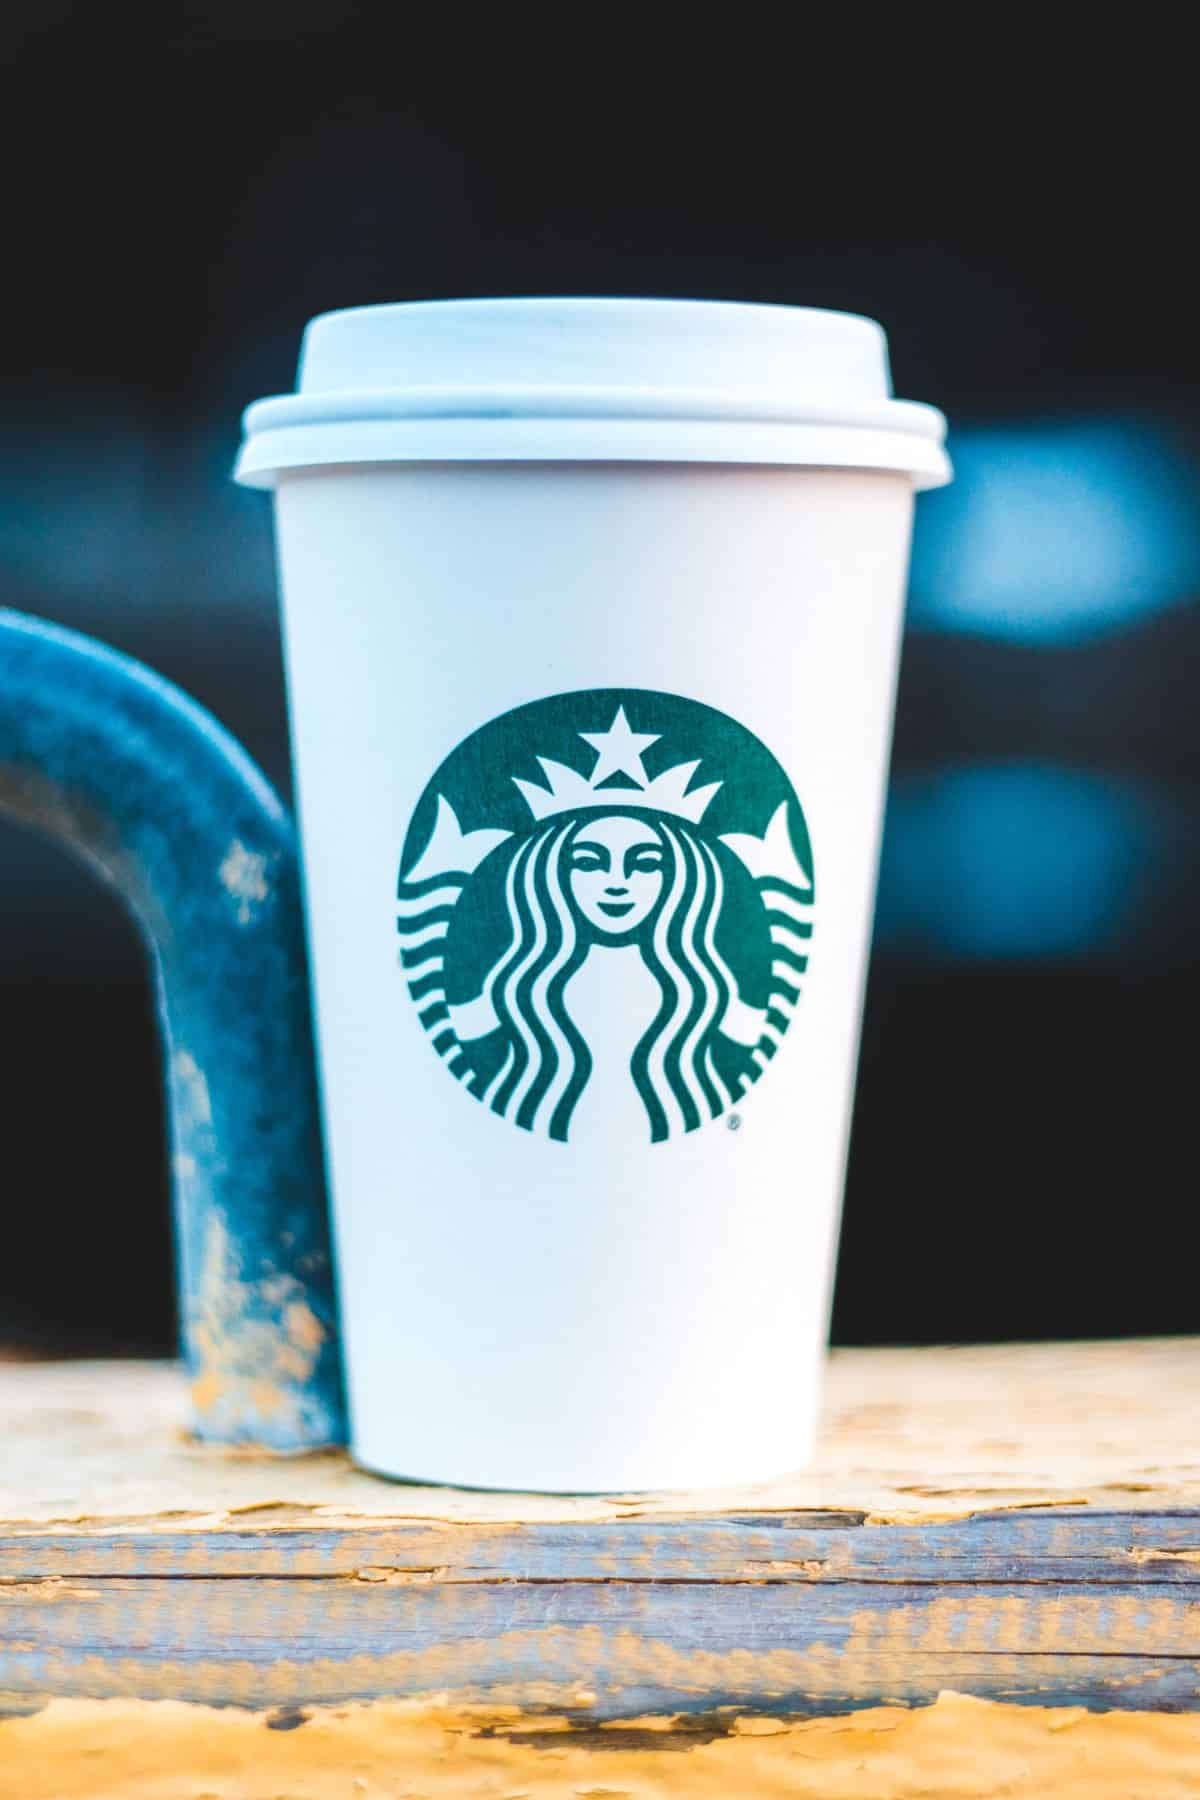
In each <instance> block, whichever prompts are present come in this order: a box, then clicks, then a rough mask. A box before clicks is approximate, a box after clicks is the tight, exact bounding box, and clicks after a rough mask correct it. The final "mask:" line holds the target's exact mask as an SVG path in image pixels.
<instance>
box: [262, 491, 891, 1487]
mask: <svg viewBox="0 0 1200 1800" xmlns="http://www.w3.org/2000/svg"><path fill="white" fill-rule="evenodd" d="M276 503H277V527H278V542H279V552H280V562H281V571H282V584H283V594H284V618H285V640H286V654H287V667H288V680H289V692H290V704H291V715H292V729H293V742H294V754H295V763H296V771H297V784H298V803H299V815H300V825H301V834H302V844H303V854H304V869H305V882H306V889H307V909H308V921H309V930H310V942H311V952H312V964H313V973H314V982H315V998H316V1011H317V1022H318V1037H319V1043H320V1074H321V1083H322V1092H323V1101H324V1108H325V1126H326V1135H327V1148H328V1157H329V1164H330V1177H331V1186H332V1196H333V1207H334V1227H335V1241H336V1250H337V1262H338V1273H339V1285H340V1295H341V1313H342V1320H343V1332H344V1341H345V1353H346V1366H347V1373H348V1383H349V1399H350V1410H351V1421H352V1449H353V1452H354V1454H355V1455H356V1457H357V1458H358V1459H359V1460H360V1461H361V1462H362V1463H364V1464H365V1465H367V1466H368V1467H371V1468H374V1469H377V1470H379V1471H381V1472H383V1473H386V1474H390V1475H395V1476H407V1477H414V1478H420V1479H428V1480H438V1481H448V1482H454V1483H459V1484H464V1485H472V1486H483V1487H516V1488H523V1489H545V1490H556V1491H577V1492H582V1491H596V1490H627V1489H646V1488H663V1487H667V1488H674V1487H693V1486H712V1485H722V1484H725V1483H732V1482H739V1483H740V1482H744V1481H751V1480H756V1479H764V1478H767V1477H770V1476H773V1475H777V1474H780V1473H782V1472H785V1471H787V1470H788V1469H791V1468H795V1467H797V1466H799V1465H801V1464H802V1463H803V1462H804V1461H805V1460H806V1458H807V1457H808V1455H809V1453H810V1451H811V1447H812V1443H813V1437H814V1432H815V1424H816V1418H817V1410H818V1403H819V1393H820V1374H821V1367H822V1362H823V1356H824V1346H825V1341H826V1333H827V1324H828V1313H829V1298H830V1288H831V1278H832V1270H833V1260H834V1252H835V1247H836V1239H837V1225H838V1216H839V1209H840V1204H841V1194H842V1185H843V1176H844V1165H845V1156H846V1145H847V1137H848V1131H849V1121H850V1111H851V1102H852V1095H853V1085H854V1068H855V1060H856V1054H857V1041H858V1033H859V1022H860V1016H861V1004H862V992H863V983H864V976H865V968H866V960H867V952H868V946H869V938H870V929H871V920H872V909H873V903H874V889H875V876H876V865H877V857H878V844H879V835H880V825H881V817H882V805H883V796H884V787H885V779H886V770H887V760H888V750H889V743H890V734H891V722H892V712H893V698H894V685H895V675H896V664H897V647H898V640H899V633H900V625H901V616H902V607H903V590H904V583H905V575H906V564H907V552H908V538H909V530H910V521H911V513H912V482H911V480H910V478H909V477H908V476H907V475H904V474H897V473H888V472H883V471H875V470H862V469H844V470H837V469H821V468H793V467H754V466H731V465H729V466H721V465H695V464H692V465H688V464H680V463H589V462H558V463H554V462H527V463H506V462H488V463H470V462H458V463H417V462H407V463H393V464H390V465H381V466H348V467H340V468H325V469H322V468H316V469H311V470H306V471H303V472H300V473H295V474H289V475H287V476H285V477H284V478H283V479H281V480H280V482H279V485H278V488H277V493H276ZM547 702H552V703H553V704H549V705H546V704H543V703H547ZM618 712H619V713H620V717H618ZM506 720H507V721H509V723H507V724H503V723H502V724H501V725H498V726H497V725H494V722H496V721H506ZM512 721H516V724H513V723H512ZM721 721H724V723H721ZM730 722H732V723H730ZM514 733H515V734H516V735H515V736H514ZM595 740H599V741H598V742H597V741H595ZM654 740H657V741H654ZM755 742H756V743H757V745H758V746H759V748H758V749H757V750H756V749H754V748H753V744H754V743H755ZM472 745H473V746H474V747H475V748H474V749H472V748H471V746H472ZM464 746H466V747H467V748H465V749H464V748H462V747H464ZM760 751H761V753H762V754H761V755H760ZM472 758H474V760H472ZM539 758H542V759H544V760H541V761H539ZM756 758H758V760H757V761H756V760H755V759H756ZM693 762H698V765H699V766H698V767H697V768H696V769H695V770H694V771H691V772H689V773H688V774H686V775H685V776H683V777H680V776H679V775H678V774H676V775H675V776H672V775H671V773H670V771H671V770H672V769H676V770H678V766H679V765H680V764H681V763H693ZM509 765H511V766H509ZM443 773H444V779H443ZM760 776H761V780H760ZM772 782H773V783H775V786H774V787H772V786H771V783H772ZM439 783H440V787H439ZM522 783H523V784H524V785H523V786H522V785H521V784H522ZM780 783H782V784H783V785H782V786H780V785H779V784H780ZM713 784H719V785H718V786H716V787H714V791H713V793H712V794H711V795H710V796H708V797H707V798H705V797H704V796H703V794H700V793H699V790H702V789H704V788H706V787H713ZM598 789H600V790H602V791H599V792H598ZM442 790H444V791H442ZM781 794H784V795H787V796H789V798H788V799H787V801H786V804H785V803H784V802H783V801H781V800H780V798H779V796H780V795H781ZM698 795H699V797H697V796H698ZM443 802H445V803H446V804H447V805H448V806H449V810H450V818H447V817H446V816H445V813H444V810H443ZM781 805H782V806H783V824H781V822H780V817H779V808H780V806H781ZM701 809H702V810H701ZM451 818H452V821H453V823H451V822H450V821H451ZM614 819H615V820H616V821H617V822H616V823H615V824H614V823H612V821H613V820H614ZM605 820H607V821H609V823H608V824H607V825H604V824H603V823H602V822H603V821H605ZM772 821H774V828H773V835H772V830H771V827H772ZM598 823H600V825H601V828H600V829H599V830H598V831H597V829H596V827H597V824H598ZM488 831H490V832H491V834H492V835H491V837H485V836H483V835H482V834H483V833H484V832H488ZM456 832H457V834H458V835H457V837H456V836H455V833H456ZM589 838H590V840H591V848H590V849H589V848H588V841H587V840H588V839H589ZM639 845H640V848H639ZM705 845H707V848H705ZM647 847H648V849H649V854H648V855H647ZM539 857H540V858H541V859H542V860H541V863H540V864H539V863H538V861H537V859H538V858H539ZM522 858H524V861H522ZM555 858H557V859H558V861H557V864H555ZM606 858H607V859H608V860H607V861H606V860H605V859H606ZM689 858H690V859H691V860H690V862H689ZM572 859H573V860H572ZM601 864H603V867H601V866H600V865H601ZM689 869H691V870H692V874H691V876H690V877H688V873H687V872H688V870H689ZM539 871H540V872H539ZM685 878H686V879H690V880H691V882H692V886H691V887H688V886H687V885H686V879H685ZM639 880H640V882H641V886H640V887H639V886H638V883H639ZM673 881H675V882H676V883H677V885H676V886H675V887H672V882H673ZM489 882H490V889H488V892H490V895H491V898H490V900H489V899H488V898H487V895H486V894H484V893H483V890H484V889H485V888H487V887H488V883H489ZM706 883H707V886H706V885H705V884H706ZM806 883H807V884H808V885H807V888H806V885H805V884H806ZM523 884H524V885H523ZM714 884H715V886H714ZM700 890H703V892H702V893H701V892H700ZM606 894H607V895H608V896H609V898H607V899H605V898H604V896H605V895H606ZM398 895H399V900H398V898H397V896H398ZM480 895H483V897H482V898H479V896H480ZM630 895H634V896H635V898H634V899H631V898H630ZM637 895H641V898H637ZM547 896H549V897H547ZM647 896H649V898H647ZM739 897H740V898H739ZM718 898H719V899H720V904H718ZM735 900H736V901H737V905H736V906H735V904H734V901H735ZM676 902H678V903H677V904H676ZM635 905H636V908H639V909H640V908H642V907H643V906H645V907H648V908H649V910H648V911H646V914H645V923H644V924H643V925H642V926H641V927H640V928H639V929H640V935H636V934H632V933H627V934H626V935H625V936H622V935H621V932H622V931H623V930H624V921H623V920H622V918H621V912H622V908H624V909H626V913H627V914H628V909H629V908H630V907H631V906H635ZM597 906H599V907H601V909H602V910H601V913H597V911H596V908H597ZM722 906H723V907H724V909H725V911H724V913H723V914H722V913H721V908H722ZM672 907H673V908H674V910H673V912H672V911H671V908H672ZM739 907H740V911H739V910H738V908H739ZM505 908H507V911H506V910H505ZM604 908H609V909H611V910H612V911H614V912H615V914H616V915H617V920H618V923H617V924H616V925H614V926H613V927H611V928H610V927H608V926H606V924H605V919H606V918H607V917H608V913H606V912H604V911H603V909H604ZM756 908H757V910H756ZM472 909H473V910H472ZM655 909H657V910H655ZM706 909H707V910H706ZM669 912H670V920H671V922H668V913H669ZM398 913H399V918H398V917H397V914H398ZM468 914H470V916H471V917H472V918H474V919H475V920H476V921H477V922H478V923H477V924H476V925H474V926H472V927H471V928H470V929H468V928H467V926H466V925H465V924H464V922H463V921H464V920H465V919H467V917H468ZM719 915H720V916H719ZM628 916H633V915H628ZM556 920H557V921H558V923H557V925H556ZM597 921H598V923H597ZM485 925H486V929H487V931H490V932H491V937H490V939H489V940H488V941H489V942H490V944H491V946H492V947H491V948H490V949H488V948H487V947H486V945H485V946H484V947H483V948H479V946H480V945H483V939H484V937H485V936H486V931H485ZM398 926H399V931H398ZM556 930H558V932H559V937H558V939H555V938H554V932H555V931H556ZM606 933H607V934H608V935H606ZM656 933H657V934H658V935H657V937H656ZM564 934H565V936H564ZM751 937H753V945H751V944H750V939H751ZM567 939H569V940H570V942H569V944H568V942H567ZM743 941H744V945H745V947H746V957H745V959H744V960H743V959H742V948H743ZM704 944H707V945H708V947H709V949H710V950H711V951H712V954H711V955H706V954H704V953H703V951H702V949H701V948H699V946H703V945H704ZM556 945H557V948H556ZM764 945H766V946H768V947H767V948H766V949H765V950H764ZM589 946H590V947H589ZM656 946H657V947H656ZM751 948H752V949H753V956H751V955H750V950H751ZM472 956H474V963H473V964H472ZM755 958H757V961H755ZM539 959H540V960H539ZM764 959H766V960H764ZM768 962H769V964H770V968H769V969H768ZM751 964H753V967H751ZM701 965H703V967H702V966H701ZM681 971H682V974H681ZM772 971H773V972H772ZM539 980H540V988H539ZM672 980H673V981H674V986H672ZM489 982H490V983H491V985H490V987H489ZM522 982H523V983H524V986H523V987H522ZM556 982H557V986H556ZM656 984H657V985H656ZM768 990H769V991H768ZM672 1007H674V1009H675V1011H674V1014H673V1015H672V1016H671V1018H670V1019H668V1014H671V1008H672ZM689 1009H691V1010H690V1011H689ZM555 1019H557V1021H558V1028H556V1026H555V1023H554V1021H555ZM664 1020H667V1024H669V1025H670V1029H669V1030H668V1029H667V1025H666V1024H664ZM656 1021H657V1024H656ZM659 1027H661V1029H659ZM760 1028H761V1035H760V1036H759V1037H758V1039H757V1043H756V1041H755V1032H756V1031H757V1030H759V1029H760ZM706 1034H707V1035H706ZM648 1039H653V1040H654V1042H653V1043H652V1044H651V1045H650V1047H649V1049H648V1048H647V1040H648ZM551 1040H554V1042H553V1043H552V1042H551ZM568 1040H569V1041H570V1042H569V1043H568ZM580 1043H582V1044H583V1045H584V1050H582V1051H581V1050H579V1048H578V1046H579V1044H580ZM571 1044H573V1045H574V1046H575V1049H574V1051H573V1052H572V1051H571V1049H570V1045H571ZM489 1057H490V1059H491V1060H490V1061H489V1060H488V1059H489ZM522 1057H523V1058H524V1061H523V1062H522ZM656 1058H657V1062H655V1059H656ZM639 1059H640V1061H639ZM568 1067H569V1068H570V1075H569V1077H568V1075H567V1074H566V1073H564V1071H566V1070H567V1069H568ZM514 1071H515V1073H514ZM625 1077H628V1078H627V1079H626V1078H625ZM506 1084H507V1096H505V1088H506ZM589 1089H590V1092H589ZM568 1090H570V1092H572V1093H573V1094H574V1102H573V1103H572V1104H568V1101H569V1100H570V1093H569V1092H568ZM539 1095H540V1098H539ZM556 1096H557V1104H556ZM689 1096H690V1098H689ZM660 1101H661V1105H660V1104H659V1102H660Z"/></svg>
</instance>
